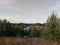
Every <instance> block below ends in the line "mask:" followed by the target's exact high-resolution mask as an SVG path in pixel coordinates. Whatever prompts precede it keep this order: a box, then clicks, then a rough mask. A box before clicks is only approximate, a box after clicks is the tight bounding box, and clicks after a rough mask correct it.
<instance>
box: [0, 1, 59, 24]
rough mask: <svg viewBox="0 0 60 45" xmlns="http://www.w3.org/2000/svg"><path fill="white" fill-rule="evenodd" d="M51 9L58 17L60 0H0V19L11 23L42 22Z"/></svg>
mask: <svg viewBox="0 0 60 45" xmlns="http://www.w3.org/2000/svg"><path fill="white" fill-rule="evenodd" d="M53 10H54V11H55V12H56V13H57V16H58V17H60V0H0V19H7V20H8V21H10V22H12V23H44V22H46V19H47V18H48V16H50V15H51V13H52V11H53Z"/></svg>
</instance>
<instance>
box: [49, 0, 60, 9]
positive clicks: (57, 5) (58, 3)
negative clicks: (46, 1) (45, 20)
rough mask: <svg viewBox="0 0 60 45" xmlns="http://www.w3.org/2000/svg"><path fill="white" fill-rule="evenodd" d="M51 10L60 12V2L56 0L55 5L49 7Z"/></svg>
mask: <svg viewBox="0 0 60 45" xmlns="http://www.w3.org/2000/svg"><path fill="white" fill-rule="evenodd" d="M49 10H60V0H56V1H55V2H54V4H53V5H52V6H50V7H49Z"/></svg>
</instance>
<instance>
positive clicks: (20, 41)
mask: <svg viewBox="0 0 60 45" xmlns="http://www.w3.org/2000/svg"><path fill="white" fill-rule="evenodd" d="M0 45H60V44H58V43H57V42H54V43H53V42H49V41H47V40H45V39H41V38H19V37H0Z"/></svg>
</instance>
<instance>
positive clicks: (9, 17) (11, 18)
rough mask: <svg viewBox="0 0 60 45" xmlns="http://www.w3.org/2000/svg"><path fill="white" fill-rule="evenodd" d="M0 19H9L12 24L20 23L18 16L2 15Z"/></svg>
mask: <svg viewBox="0 0 60 45" xmlns="http://www.w3.org/2000/svg"><path fill="white" fill-rule="evenodd" d="M0 19H7V20H8V21H10V22H12V23H13V22H16V23H17V22H18V21H19V16H18V15H16V14H2V15H0Z"/></svg>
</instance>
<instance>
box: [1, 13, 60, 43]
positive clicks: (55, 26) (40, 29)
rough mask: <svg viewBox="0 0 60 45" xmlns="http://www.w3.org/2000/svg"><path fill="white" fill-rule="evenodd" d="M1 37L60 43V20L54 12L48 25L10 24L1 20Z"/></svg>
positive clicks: (48, 20)
mask: <svg viewBox="0 0 60 45" xmlns="http://www.w3.org/2000/svg"><path fill="white" fill-rule="evenodd" d="M0 37H23V38H33V37H37V38H43V39H47V40H50V41H58V42H60V18H58V17H57V15H56V14H55V13H54V12H53V13H52V14H51V16H49V17H48V19H47V20H46V23H44V24H41V23H35V24H33V23H32V24H27V23H10V22H9V21H7V20H6V19H3V20H0Z"/></svg>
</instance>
